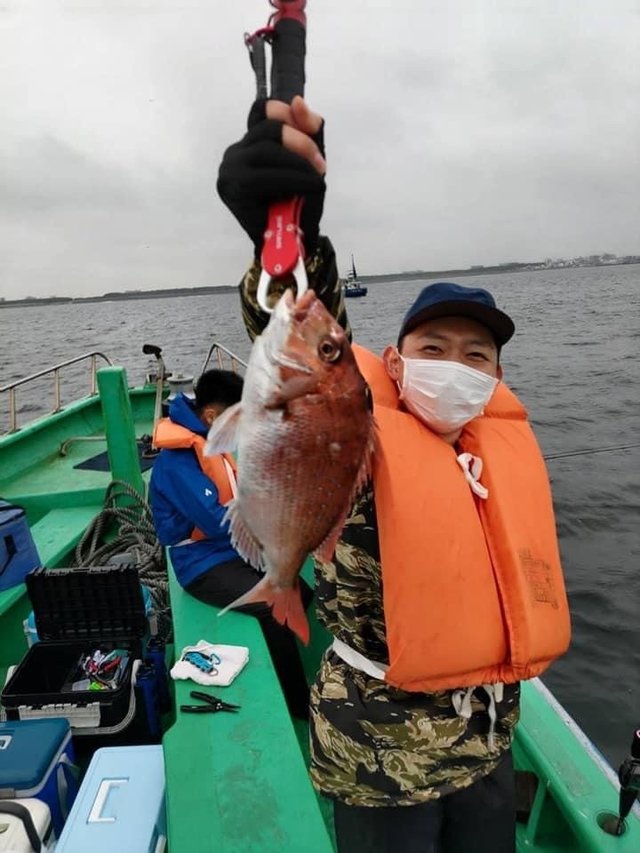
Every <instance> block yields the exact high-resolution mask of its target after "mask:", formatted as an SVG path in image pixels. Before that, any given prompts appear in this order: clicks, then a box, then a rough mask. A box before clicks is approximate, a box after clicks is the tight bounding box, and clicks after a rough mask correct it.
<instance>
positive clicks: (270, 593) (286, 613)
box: [218, 577, 309, 646]
mask: <svg viewBox="0 0 640 853" xmlns="http://www.w3.org/2000/svg"><path fill="white" fill-rule="evenodd" d="M259 602H265V603H266V604H268V605H269V606H270V607H271V608H272V613H273V618H274V619H275V620H276V622H279V623H280V624H281V625H287V626H288V627H289V628H291V630H292V631H293V632H294V634H295V635H296V636H297V637H298V638H299V639H300V640H301V641H302V642H303V643H304V644H305V646H306V645H308V643H309V622H308V621H307V614H306V613H305V612H304V605H303V604H302V596H301V594H300V587H299V585H298V584H297V583H296V585H295V586H289V587H279V586H276V585H275V584H274V583H272V581H271V580H270V579H269V578H268V577H264V578H263V579H262V580H261V581H260V582H259V583H257V584H256V585H255V586H254V587H253V589H250V590H249V592H245V593H244V595H241V596H240V598H236V600H235V601H232V602H231V604H228V605H227V606H226V607H225V608H224V610H221V611H220V612H219V613H218V616H224V614H225V613H227V611H229V610H235V609H236V608H238V607H243V606H245V605H247V604H257V603H259Z"/></svg>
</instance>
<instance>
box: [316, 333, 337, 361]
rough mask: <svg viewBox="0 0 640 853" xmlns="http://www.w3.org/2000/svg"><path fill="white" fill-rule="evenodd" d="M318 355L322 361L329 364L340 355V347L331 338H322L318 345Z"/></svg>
mask: <svg viewBox="0 0 640 853" xmlns="http://www.w3.org/2000/svg"><path fill="white" fill-rule="evenodd" d="M318 355H319V356H320V358H321V359H322V360H323V361H328V362H329V363H330V364H331V363H333V362H334V361H337V360H338V359H339V358H340V356H341V355H342V347H341V346H340V345H339V344H337V343H336V342H335V341H334V340H333V338H323V339H322V340H321V341H320V343H319V344H318Z"/></svg>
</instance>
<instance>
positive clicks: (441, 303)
mask: <svg viewBox="0 0 640 853" xmlns="http://www.w3.org/2000/svg"><path fill="white" fill-rule="evenodd" d="M437 317H469V318H470V319H471V320H476V321H477V322H478V323H482V325H483V326H486V327H487V328H488V329H489V331H490V332H491V333H492V335H493V337H494V338H495V341H496V344H497V345H498V346H499V347H501V346H502V345H503V344H506V343H507V341H508V340H509V339H510V338H511V336H512V335H513V333H514V331H515V326H514V325H513V320H512V319H511V318H510V317H508V316H507V315H506V314H505V313H504V312H503V311H500V309H499V308H496V302H495V299H494V298H493V296H492V295H491V294H490V293H489V291H488V290H483V289H482V288H480V287H462V285H460V284H453V283H452V282H448V281H437V282H436V283H435V284H428V285H427V286H426V287H424V288H423V289H422V290H421V291H420V293H419V294H418V297H417V298H416V301H415V302H414V303H413V305H412V306H411V307H410V308H409V310H408V311H407V313H406V314H405V317H404V320H403V321H402V326H401V327H400V334H399V335H398V343H400V341H401V340H402V338H403V337H404V336H405V335H406V334H408V333H409V332H412V331H413V330H414V329H415V328H416V326H419V325H420V323H424V322H425V321H426V320H435V319H436V318H437Z"/></svg>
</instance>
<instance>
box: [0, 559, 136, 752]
mask: <svg viewBox="0 0 640 853" xmlns="http://www.w3.org/2000/svg"><path fill="white" fill-rule="evenodd" d="M26 583H27V592H28V594H29V598H30V599H31V603H32V605H33V611H34V616H35V623H36V628H37V631H38V636H39V637H40V642H39V643H36V644H35V645H34V646H32V647H31V648H30V649H29V650H28V651H27V653H26V655H25V657H24V658H23V659H22V661H21V662H20V663H19V665H18V666H17V668H16V669H15V671H14V672H13V674H12V676H11V677H10V679H9V680H8V682H7V684H6V685H5V687H4V689H3V691H2V696H1V701H2V705H3V706H4V708H5V710H6V713H7V717H8V718H9V719H24V718H31V717H42V716H66V717H67V718H68V719H69V721H70V723H71V725H72V727H73V731H74V735H76V734H84V733H86V734H89V733H90V732H91V733H95V730H97V729H100V730H103V729H112V728H113V727H116V728H117V727H118V726H119V725H121V724H122V723H123V722H126V718H127V716H128V715H130V711H131V705H132V704H133V705H135V697H134V695H133V684H132V675H133V670H134V664H135V662H136V661H138V660H140V658H141V655H142V638H143V637H144V635H145V633H146V630H147V624H148V623H147V618H146V614H145V606H144V600H143V596H142V591H141V588H140V581H139V578H138V572H137V569H136V568H135V566H115V567H114V566H100V567H95V568H91V569H53V570H49V571H47V570H45V569H37V570H36V571H34V572H31V573H30V574H29V575H27V578H26ZM116 648H118V649H123V650H126V651H127V652H128V660H127V662H126V666H125V667H124V669H123V671H122V672H121V675H120V678H119V684H118V686H117V687H116V688H114V689H109V690H97V691H96V690H72V688H71V684H72V681H73V673H74V671H76V672H77V668H78V664H79V662H80V660H81V658H82V657H84V656H86V655H89V654H91V653H93V652H94V651H95V650H96V649H100V650H101V651H103V652H109V651H112V650H113V649H116Z"/></svg>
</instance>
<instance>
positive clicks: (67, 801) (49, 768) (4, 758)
mask: <svg viewBox="0 0 640 853" xmlns="http://www.w3.org/2000/svg"><path fill="white" fill-rule="evenodd" d="M74 761H75V755H74V751H73V744H72V742H71V729H70V727H69V722H68V721H67V720H64V719H61V718H59V717H52V718H51V719H48V720H16V721H15V722H8V723H0V798H2V799H23V798H27V797H33V798H35V799H37V800H42V801H43V802H44V803H46V804H47V805H48V806H49V808H50V810H51V822H52V824H53V830H54V832H55V834H56V835H59V834H60V832H61V831H62V826H63V824H64V819H65V817H66V815H67V814H68V813H69V809H70V808H71V806H72V804H73V800H74V798H75V795H76V793H77V791H78V785H77V782H76V767H75V765H74Z"/></svg>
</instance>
